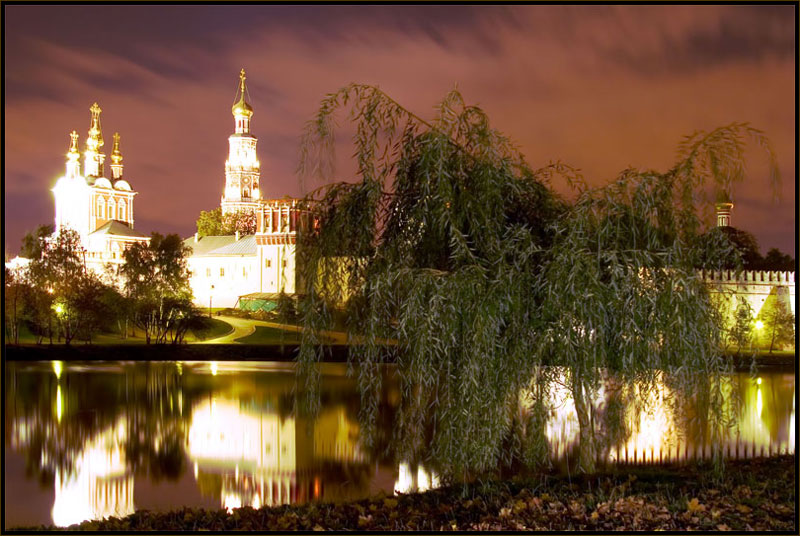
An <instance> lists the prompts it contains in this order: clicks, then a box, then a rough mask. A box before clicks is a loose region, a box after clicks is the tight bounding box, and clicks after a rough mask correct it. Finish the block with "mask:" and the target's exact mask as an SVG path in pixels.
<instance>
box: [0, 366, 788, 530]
mask: <svg viewBox="0 0 800 536" xmlns="http://www.w3.org/2000/svg"><path fill="white" fill-rule="evenodd" d="M385 374H386V379H387V381H386V382H385V383H384V385H385V388H384V393H383V394H382V398H383V400H382V403H381V407H382V408H383V409H382V411H384V412H390V413H391V412H393V411H394V408H396V407H397V405H398V403H399V399H400V392H399V389H398V388H397V386H396V383H395V382H393V381H392V378H393V375H392V371H391V369H390V368H388V367H387V369H386V370H385ZM321 377H322V380H321V388H320V396H321V402H322V404H321V409H320V412H319V415H318V417H317V418H316V419H309V418H305V417H298V416H297V414H296V412H295V410H294V408H295V399H296V394H295V376H294V368H293V365H292V364H291V363H272V362H229V361H226V362H161V363H147V362H119V361H116V362H114V361H108V362H60V361H53V362H9V363H7V364H6V366H5V386H6V392H5V397H6V398H5V416H4V418H5V422H4V426H5V438H6V441H5V445H4V456H5V482H4V494H3V495H4V507H5V522H6V527H15V526H30V525H38V524H45V525H49V524H55V525H57V526H66V525H70V524H73V523H78V522H81V521H83V520H87V519H99V518H103V517H108V516H124V515H127V514H130V513H133V512H134V511H135V510H138V509H148V510H155V511H166V510H170V509H174V508H179V507H182V506H192V507H204V508H212V509H215V508H221V507H223V508H236V507H239V506H254V507H259V506H261V505H278V504H286V503H296V502H306V501H314V500H325V501H332V500H345V499H358V498H363V497H366V496H370V495H373V494H375V493H378V492H379V491H381V490H382V491H384V492H386V493H389V494H390V493H392V492H409V491H414V490H424V489H427V488H430V487H435V486H436V485H437V484H438V477H437V475H436V473H435V471H433V470H431V469H429V468H426V467H424V466H422V465H414V464H409V463H407V462H406V461H405V460H397V459H392V457H391V456H390V455H388V454H386V453H383V452H377V453H376V452H369V451H367V450H365V449H364V448H363V447H362V446H361V444H360V442H359V433H360V432H359V421H358V411H359V396H358V392H357V387H356V384H355V381H354V380H353V379H351V378H349V377H348V376H347V374H346V365H343V364H323V365H321ZM733 383H734V385H735V386H736V388H738V390H739V394H740V396H741V400H742V402H743V404H742V407H741V409H740V411H739V417H738V428H737V430H736V431H735V432H734V433H731V436H730V438H729V444H728V452H730V455H731V456H753V455H759V454H761V453H762V452H763V453H764V454H769V453H778V452H788V453H794V443H795V429H794V421H795V414H794V412H795V407H794V399H795V377H794V373H793V372H785V373H784V372H768V373H762V374H761V375H760V376H758V377H750V376H749V375H747V374H737V375H736V376H735V378H734V382H733ZM551 408H552V409H551V411H550V418H549V421H548V425H547V436H548V438H549V441H550V447H551V453H552V455H553V457H554V458H555V459H559V458H563V457H565V456H569V455H570V452H571V449H572V448H573V447H574V446H575V443H576V440H577V439H576V438H577V419H576V418H575V416H574V413H573V412H572V408H571V400H570V399H569V397H568V396H566V395H565V394H564V393H553V397H552V401H551ZM668 413H669V412H668V411H666V410H665V409H664V408H663V405H659V404H658V403H656V404H654V405H653V406H652V410H651V411H649V412H642V413H641V414H637V415H635V416H633V417H632V418H633V419H634V420H636V421H637V423H636V424H637V426H636V428H637V431H635V432H634V433H632V434H631V436H630V437H629V438H627V439H626V441H625V442H623V444H621V445H619V446H618V447H617V448H616V449H612V450H611V451H610V452H608V454H607V456H608V460H609V461H614V460H619V461H622V462H624V461H625V460H626V459H627V460H628V461H633V460H634V459H636V460H637V461H638V462H641V461H642V460H644V461H645V462H646V463H649V462H652V461H667V460H680V459H683V458H686V457H694V456H698V455H703V449H702V448H698V447H697V445H695V444H693V442H692V439H691V436H690V435H681V434H677V433H676V432H675V430H674V426H673V425H672V419H671V417H670V415H669V414H668ZM379 422H381V423H384V424H383V425H382V426H384V427H388V426H390V424H387V423H391V417H389V418H388V419H386V418H384V419H379ZM384 432H388V431H387V430H384ZM386 435H389V434H388V433H387V434H386Z"/></svg>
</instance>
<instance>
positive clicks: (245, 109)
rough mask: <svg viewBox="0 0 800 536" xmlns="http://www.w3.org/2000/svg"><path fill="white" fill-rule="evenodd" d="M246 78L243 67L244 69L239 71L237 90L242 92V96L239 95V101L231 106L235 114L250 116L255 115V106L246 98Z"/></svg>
mask: <svg viewBox="0 0 800 536" xmlns="http://www.w3.org/2000/svg"><path fill="white" fill-rule="evenodd" d="M245 78H246V77H245V74H244V69H242V71H241V72H240V73H239V91H237V93H240V94H241V96H240V97H239V100H238V102H236V104H234V105H233V106H232V107H231V112H232V113H233V115H246V116H248V117H250V116H252V115H253V107H252V106H250V105H249V104H247V101H246V100H245V98H244V95H245V91H246V89H245V84H244V80H245Z"/></svg>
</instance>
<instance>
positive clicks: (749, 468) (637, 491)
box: [6, 455, 797, 533]
mask: <svg viewBox="0 0 800 536" xmlns="http://www.w3.org/2000/svg"><path fill="white" fill-rule="evenodd" d="M795 470H796V457H795V456H794V455H783V456H776V457H772V458H755V459H750V460H738V461H729V462H728V463H727V464H726V470H725V473H724V474H723V476H722V477H721V478H719V479H714V478H713V477H712V476H711V473H710V471H709V467H708V466H705V465H698V464H692V465H681V466H676V465H670V466H646V465H641V466H625V467H619V468H617V469H616V470H615V471H613V472H609V473H599V474H597V475H593V476H583V475H572V476H571V477H569V476H563V475H561V476H553V475H549V474H546V473H543V474H540V475H537V476H535V477H527V478H522V477H521V478H512V479H507V480H490V481H486V482H482V483H474V484H469V485H465V486H462V485H455V486H450V487H444V488H440V489H435V490H428V491H425V492H420V493H409V494H398V495H395V496H388V495H384V494H379V495H377V496H373V497H371V498H368V499H361V500H349V501H341V502H310V503H304V504H293V505H282V506H273V507H270V506H265V507H262V508H259V509H254V508H251V507H243V508H239V509H235V510H233V511H232V512H228V511H226V510H225V509H216V510H213V509H203V508H189V507H184V508H179V509H175V510H172V511H169V512H152V511H147V510H140V511H137V512H135V513H133V514H131V515H129V516H127V517H125V518H113V517H112V518H107V519H104V520H99V521H84V522H83V523H81V524H77V525H71V526H70V527H54V526H43V525H40V526H19V527H13V528H10V529H6V530H11V531H62V530H78V531H86V530H91V531H119V530H130V531H174V530H211V531H223V530H256V531H264V530H270V531H275V530H277V531H281V532H284V531H290V530H291V531H295V530H301V531H309V530H314V531H319V530H362V531H363V530H367V531H385V530H395V531H397V530H402V531H409V530H423V531H440V530H448V531H484V532H485V531H498V530H515V531H519V530H550V531H553V530H589V531H608V530H638V531H642V530H644V531H655V530H669V531H676V530H681V531H685V530H700V531H709V530H715V531H728V530H734V531H741V530H750V531H752V530H755V531H767V530H777V531H782V532H787V531H793V530H794V531H796V528H797V525H796V519H797V517H796V516H797V512H796V495H795V494H796V485H795V484H796V481H795ZM787 533H793V532H787Z"/></svg>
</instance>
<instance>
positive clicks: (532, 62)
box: [3, 5, 797, 256]
mask: <svg viewBox="0 0 800 536" xmlns="http://www.w3.org/2000/svg"><path fill="white" fill-rule="evenodd" d="M4 9H5V28H4V35H5V43H4V44H5V47H4V53H5V73H4V74H5V114H6V115H5V136H4V139H5V159H4V165H5V169H4V179H5V180H4V194H5V195H4V227H3V229H4V239H5V250H6V252H7V253H11V254H12V256H13V254H16V253H17V252H18V251H19V245H20V240H21V238H22V236H23V235H24V234H25V232H27V231H30V230H33V229H35V228H36V226H37V225H39V224H43V223H52V222H53V218H54V207H53V196H52V193H51V192H50V189H51V188H52V187H53V186H54V185H55V181H56V180H57V179H58V177H60V176H61V175H63V173H64V162H65V155H66V152H67V149H68V146H69V135H68V134H69V132H70V131H71V130H73V129H75V130H77V131H78V132H79V133H80V144H81V145H80V147H81V150H83V148H84V145H83V144H84V141H85V138H86V131H87V130H88V128H89V117H90V116H89V107H90V106H91V104H92V103H93V102H94V101H97V102H99V103H100V106H101V107H102V109H103V114H102V117H101V119H102V126H103V133H104V138H105V141H106V144H105V146H104V148H103V150H104V152H105V153H106V155H107V158H108V155H110V153H111V146H112V135H113V133H114V132H115V131H119V133H120V135H121V149H122V153H123V156H124V162H123V163H124V164H125V178H126V179H127V180H128V181H129V182H130V183H131V185H132V187H133V189H134V190H136V191H138V192H139V194H138V196H137V197H136V201H135V204H134V206H135V218H136V222H135V225H136V229H138V230H139V231H141V232H143V233H145V234H149V233H150V232H151V231H159V232H161V233H168V232H175V233H178V234H180V235H181V236H184V237H186V236H190V235H191V234H193V233H194V230H195V220H196V218H197V215H198V214H199V212H200V211H201V210H210V209H212V208H215V207H217V206H219V202H220V196H221V195H222V189H223V186H224V182H225V172H224V166H225V159H226V157H227V151H228V140H227V138H228V135H229V134H231V133H232V132H233V117H232V116H231V112H230V108H231V104H233V100H234V95H235V91H236V87H237V84H238V73H239V70H240V69H241V68H242V67H244V68H245V69H246V70H247V82H248V89H249V94H250V102H251V104H252V105H253V107H254V108H255V115H254V117H253V122H252V130H253V133H254V134H255V135H256V136H257V137H258V139H259V142H258V156H259V160H260V161H261V170H262V174H261V188H262V197H270V198H272V197H283V196H285V195H290V196H298V195H300V194H301V193H302V192H301V188H300V185H299V182H298V180H297V178H296V176H295V173H294V170H295V168H296V166H297V158H298V142H299V138H300V134H301V131H302V128H303V125H304V123H305V122H306V121H307V120H308V119H309V118H311V117H312V115H313V114H314V112H315V111H316V109H317V106H318V104H319V101H320V100H321V99H322V97H323V96H324V95H325V94H326V93H328V92H331V91H334V90H336V89H338V88H339V87H341V86H343V85H345V84H347V83H350V82H361V83H368V84H376V85H379V86H380V87H381V88H382V89H383V90H385V91H386V92H387V93H388V94H390V95H391V96H392V97H394V98H395V99H396V100H397V101H399V102H400V103H401V104H403V105H405V106H406V107H408V108H409V109H411V110H413V111H415V112H417V113H418V114H419V115H421V116H423V117H426V118H432V117H433V115H434V111H433V106H434V105H435V104H436V103H437V102H438V101H439V100H440V99H441V98H442V97H443V96H444V95H445V93H446V92H447V91H449V90H450V89H452V88H453V87H454V85H456V84H457V86H458V88H459V90H460V91H461V92H462V94H463V95H464V97H465V99H466V101H467V102H468V103H470V104H478V105H480V106H481V107H482V108H483V109H484V110H485V111H486V112H487V113H488V115H489V117H490V120H491V121H492V125H493V126H494V127H496V128H498V129H499V130H501V131H503V132H504V133H505V134H507V135H508V136H510V137H511V138H512V140H514V141H515V142H516V144H517V145H518V146H519V147H520V149H521V150H522V152H523V153H524V154H525V155H526V157H527V160H528V162H529V163H531V165H532V166H534V167H539V166H542V165H546V164H547V163H548V162H550V161H554V160H562V161H563V162H566V163H569V164H571V165H573V166H575V167H578V168H581V169H582V170H583V172H584V174H585V177H586V179H587V181H588V182H589V183H590V184H591V185H599V184H603V183H605V182H607V181H609V180H610V179H612V178H613V177H614V176H616V174H617V173H618V172H619V171H621V170H623V169H624V168H626V167H628V166H634V167H640V168H650V169H657V170H662V171H663V170H666V169H668V168H669V167H670V165H671V164H672V162H673V161H674V158H675V152H676V148H677V145H678V143H679V141H680V140H681V138H682V137H683V136H684V135H687V134H691V133H692V132H693V131H695V130H697V129H704V130H710V129H713V128H715V127H717V126H721V125H725V124H729V123H731V122H734V121H747V122H750V123H751V124H752V125H753V126H754V127H756V128H759V129H762V130H763V131H765V133H766V134H767V136H768V137H769V138H770V139H771V140H772V142H773V145H774V148H775V150H776V152H777V155H778V162H779V166H780V172H781V175H782V185H781V187H780V196H781V198H780V200H779V201H778V202H775V201H774V200H773V196H772V192H771V190H770V188H769V187H768V184H767V179H766V178H767V164H766V158H764V157H763V156H762V155H761V153H757V152H755V151H754V152H753V155H752V159H751V160H750V162H749V165H748V168H747V169H748V173H749V176H748V177H747V179H746V182H745V183H743V184H741V185H739V186H738V188H737V189H736V190H735V192H734V193H735V199H734V201H735V203H736V206H735V208H734V212H733V225H734V226H736V227H739V228H741V229H745V230H747V231H750V232H751V233H753V234H754V235H755V236H756V238H757V239H758V242H759V244H760V246H761V250H762V253H764V252H766V250H767V249H768V248H770V247H779V248H780V249H782V250H783V251H785V252H788V253H790V254H792V255H794V254H795V229H796V224H795V175H796V160H795V148H796V143H797V140H796V138H795V125H796V115H797V110H796V108H795V104H796V100H795V98H796V97H795V91H796V87H795V70H796V65H795V49H796V43H795V34H794V26H795V20H796V13H795V8H794V6H777V7H770V6H670V5H666V6H656V7H648V6H617V7H605V6H515V7H504V6H469V7H461V6H441V7H440V6H429V7H428V6H376V7H348V6H257V5H254V6H212V5H200V6H158V5H151V6H148V5H120V6H93V5H89V6H26V5H14V6H8V5H6V6H4ZM343 122H344V119H342V123H343ZM344 141H346V140H344ZM352 152H353V151H352V149H351V148H348V147H345V146H344V145H342V150H341V151H340V154H341V155H342V156H343V157H348V156H349V155H351V154H352ZM106 169H107V170H108V172H109V173H110V169H109V168H108V164H107V166H106ZM349 169H350V167H349V166H347V165H343V166H340V168H339V171H340V172H341V177H340V178H341V179H345V180H347V179H352V175H351V174H350V172H349ZM555 186H556V188H557V189H559V190H561V191H566V187H565V186H563V185H559V184H557V183H556V184H555Z"/></svg>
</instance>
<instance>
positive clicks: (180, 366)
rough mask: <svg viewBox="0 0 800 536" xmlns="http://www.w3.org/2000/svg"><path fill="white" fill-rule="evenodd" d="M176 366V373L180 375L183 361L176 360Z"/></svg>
mask: <svg viewBox="0 0 800 536" xmlns="http://www.w3.org/2000/svg"><path fill="white" fill-rule="evenodd" d="M176 366H177V368H178V374H179V375H180V374H183V363H181V362H180V361H178V362H177V363H176Z"/></svg>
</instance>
